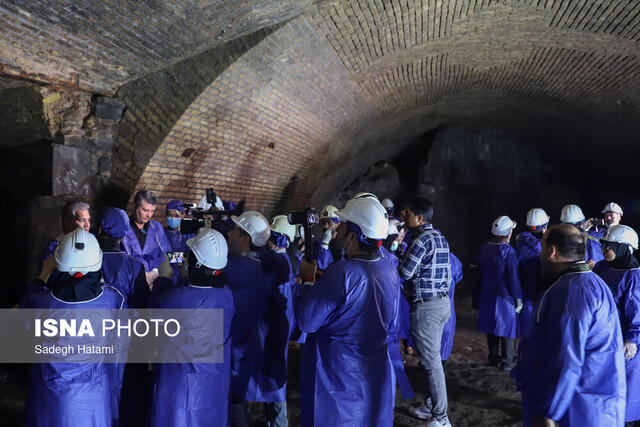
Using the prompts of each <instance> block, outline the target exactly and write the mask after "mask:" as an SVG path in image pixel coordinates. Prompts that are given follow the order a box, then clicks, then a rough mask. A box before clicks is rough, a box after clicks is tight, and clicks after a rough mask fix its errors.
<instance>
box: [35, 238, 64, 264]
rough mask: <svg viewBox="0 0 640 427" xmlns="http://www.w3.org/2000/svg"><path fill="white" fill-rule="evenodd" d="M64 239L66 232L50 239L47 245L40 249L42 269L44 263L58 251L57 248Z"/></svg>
mask: <svg viewBox="0 0 640 427" xmlns="http://www.w3.org/2000/svg"><path fill="white" fill-rule="evenodd" d="M62 239H64V234H60V235H59V236H58V237H56V238H55V239H53V240H50V241H49V242H47V245H46V246H45V247H44V248H42V251H40V269H42V264H44V262H45V261H46V260H47V259H49V257H50V256H52V255H53V254H54V253H55V252H56V248H57V247H58V245H60V242H61V241H62Z"/></svg>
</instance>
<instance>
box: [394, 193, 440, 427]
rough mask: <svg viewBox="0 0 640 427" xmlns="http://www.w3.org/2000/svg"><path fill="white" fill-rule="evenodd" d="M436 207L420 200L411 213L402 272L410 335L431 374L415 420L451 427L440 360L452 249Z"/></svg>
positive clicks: (408, 213)
mask: <svg viewBox="0 0 640 427" xmlns="http://www.w3.org/2000/svg"><path fill="white" fill-rule="evenodd" d="M432 217H433V205H432V204H431V202H430V201H429V200H427V199H424V198H416V199H414V200H413V201H411V203H410V204H409V205H408V206H407V207H406V225H407V226H408V227H409V228H411V230H412V240H411V243H410V244H409V247H408V248H407V252H406V255H405V257H404V259H402V260H401V261H400V267H399V268H398V272H399V273H400V277H402V278H403V279H405V288H404V289H405V290H404V292H405V296H406V297H407V300H408V301H409V303H410V304H411V334H412V336H413V340H414V341H415V345H416V349H417V350H418V356H419V358H420V362H421V363H422V366H423V367H424V369H425V371H426V372H427V384H428V385H427V390H426V399H425V401H424V402H423V403H422V405H420V406H419V407H418V408H412V409H411V410H410V412H411V413H412V415H413V416H415V417H417V418H420V419H426V420H429V421H428V422H427V426H430V427H440V426H445V427H447V426H450V425H451V423H450V422H449V418H448V416H447V408H448V401H447V384H446V380H445V376H444V369H443V366H442V362H441V358H440V347H441V343H442V331H443V329H444V326H445V324H446V323H447V321H448V320H449V317H450V316H451V302H450V301H449V286H450V284H451V262H450V258H449V243H448V242H447V239H445V237H444V236H443V235H442V233H441V232H440V231H439V230H436V229H434V228H433V225H432V224H431V219H432Z"/></svg>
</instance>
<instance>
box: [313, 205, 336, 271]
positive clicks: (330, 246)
mask: <svg viewBox="0 0 640 427" xmlns="http://www.w3.org/2000/svg"><path fill="white" fill-rule="evenodd" d="M336 212H338V208H336V207H335V206H333V205H327V206H325V208H324V209H322V212H321V213H320V224H321V225H322V229H323V230H324V231H323V234H322V238H317V239H315V240H314V242H313V255H314V257H315V260H316V262H317V265H318V270H319V271H325V270H326V269H327V268H329V266H330V265H331V264H332V263H333V262H334V261H335V260H337V259H340V256H341V253H340V248H338V247H337V244H336V242H335V238H336V228H338V224H340V219H339V218H338V217H337V216H336Z"/></svg>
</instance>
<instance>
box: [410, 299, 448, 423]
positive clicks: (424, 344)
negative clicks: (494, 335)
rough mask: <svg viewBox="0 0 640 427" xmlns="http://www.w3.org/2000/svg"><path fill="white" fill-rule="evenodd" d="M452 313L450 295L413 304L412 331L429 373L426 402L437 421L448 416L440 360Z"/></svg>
mask: <svg viewBox="0 0 640 427" xmlns="http://www.w3.org/2000/svg"><path fill="white" fill-rule="evenodd" d="M449 316H451V302H449V297H443V298H438V299H435V300H431V301H425V302H420V303H416V304H415V305H414V306H412V307H411V335H412V336H413V340H414V341H415V344H416V350H418V357H419V358H420V362H421V363H422V366H423V367H424V370H425V371H426V373H427V392H426V395H427V398H426V399H425V402H424V404H425V406H426V408H427V409H428V410H431V417H432V418H434V419H436V420H437V421H445V420H446V419H447V409H448V401H447V383H446V380H445V378H444V369H443V368H442V362H441V361H440V342H441V340H442V329H443V328H444V325H445V324H446V323H447V321H448V320H449Z"/></svg>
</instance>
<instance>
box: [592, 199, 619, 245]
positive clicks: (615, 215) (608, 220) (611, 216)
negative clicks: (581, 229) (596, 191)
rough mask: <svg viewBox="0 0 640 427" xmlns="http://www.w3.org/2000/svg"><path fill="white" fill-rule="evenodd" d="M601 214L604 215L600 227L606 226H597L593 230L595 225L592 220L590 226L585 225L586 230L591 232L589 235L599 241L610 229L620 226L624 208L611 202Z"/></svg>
mask: <svg viewBox="0 0 640 427" xmlns="http://www.w3.org/2000/svg"><path fill="white" fill-rule="evenodd" d="M601 213H602V214H604V215H603V219H602V220H601V221H602V224H600V225H604V226H597V225H596V226H595V227H593V229H591V227H592V225H594V224H592V222H593V221H592V220H591V219H589V220H588V221H587V222H588V224H586V225H585V229H586V230H588V231H589V234H590V235H592V236H593V237H596V238H598V239H601V238H602V237H604V235H605V234H607V230H608V229H609V227H612V226H614V225H618V224H620V220H621V219H622V208H621V207H620V205H619V204H617V203H615V202H609V203H607V204H606V205H605V206H604V208H602V212H601Z"/></svg>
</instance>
